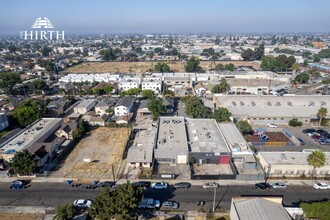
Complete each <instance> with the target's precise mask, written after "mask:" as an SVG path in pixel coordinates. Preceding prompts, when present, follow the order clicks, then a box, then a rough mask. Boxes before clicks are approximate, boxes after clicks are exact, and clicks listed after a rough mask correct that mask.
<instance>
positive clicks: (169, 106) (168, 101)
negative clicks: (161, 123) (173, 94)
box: [162, 97, 174, 113]
mask: <svg viewBox="0 0 330 220" xmlns="http://www.w3.org/2000/svg"><path fill="white" fill-rule="evenodd" d="M162 100H163V105H164V106H165V108H166V112H167V113H172V112H173V111H174V100H173V98H170V97H163V98H162Z"/></svg>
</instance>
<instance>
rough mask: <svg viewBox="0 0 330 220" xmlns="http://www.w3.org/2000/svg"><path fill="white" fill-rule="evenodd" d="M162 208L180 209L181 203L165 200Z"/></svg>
mask: <svg viewBox="0 0 330 220" xmlns="http://www.w3.org/2000/svg"><path fill="white" fill-rule="evenodd" d="M162 208H165V209H178V208H179V203H178V202H173V201H165V202H163V204H162Z"/></svg>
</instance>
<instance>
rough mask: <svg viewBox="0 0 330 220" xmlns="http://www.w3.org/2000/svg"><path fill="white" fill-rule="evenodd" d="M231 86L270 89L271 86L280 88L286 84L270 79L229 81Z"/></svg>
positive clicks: (235, 79)
mask: <svg viewBox="0 0 330 220" xmlns="http://www.w3.org/2000/svg"><path fill="white" fill-rule="evenodd" d="M227 80H228V81H229V84H230V85H231V86H242V87H269V86H278V85H282V84H286V82H283V81H278V80H272V81H271V82H270V81H269V79H237V78H234V79H230V78H228V79H227Z"/></svg>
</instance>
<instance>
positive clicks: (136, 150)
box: [127, 127, 156, 163]
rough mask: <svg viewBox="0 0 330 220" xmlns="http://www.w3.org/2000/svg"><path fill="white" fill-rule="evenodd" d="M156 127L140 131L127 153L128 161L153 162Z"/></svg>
mask: <svg viewBox="0 0 330 220" xmlns="http://www.w3.org/2000/svg"><path fill="white" fill-rule="evenodd" d="M155 135H156V128H154V127H151V128H149V129H148V130H141V131H138V132H137V133H136V135H135V139H134V142H133V145H132V146H131V147H130V148H129V150H128V154H127V161H128V162H149V163H151V162H152V155H153V149H154V145H155Z"/></svg>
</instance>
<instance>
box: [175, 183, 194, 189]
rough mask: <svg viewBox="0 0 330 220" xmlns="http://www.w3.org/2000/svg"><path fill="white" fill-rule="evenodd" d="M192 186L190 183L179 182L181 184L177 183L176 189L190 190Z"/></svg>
mask: <svg viewBox="0 0 330 220" xmlns="http://www.w3.org/2000/svg"><path fill="white" fill-rule="evenodd" d="M190 186H191V184H190V183H188V182H179V183H175V184H174V187H175V188H177V189H179V188H184V189H187V188H189V187H190Z"/></svg>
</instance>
